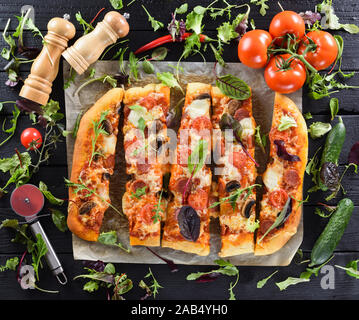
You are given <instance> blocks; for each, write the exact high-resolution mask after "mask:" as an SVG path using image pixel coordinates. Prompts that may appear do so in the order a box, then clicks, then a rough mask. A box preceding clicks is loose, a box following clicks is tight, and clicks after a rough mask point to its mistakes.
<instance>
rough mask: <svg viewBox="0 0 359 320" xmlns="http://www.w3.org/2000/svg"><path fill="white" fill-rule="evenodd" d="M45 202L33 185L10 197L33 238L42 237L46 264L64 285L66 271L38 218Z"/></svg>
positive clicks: (26, 185)
mask: <svg viewBox="0 0 359 320" xmlns="http://www.w3.org/2000/svg"><path fill="white" fill-rule="evenodd" d="M44 202H45V199H44V196H43V194H42V192H41V191H40V190H39V189H38V188H37V187H36V186H34V185H32V184H24V185H22V186H20V187H18V188H16V189H15V190H14V191H13V192H12V194H11V197H10V204H11V208H12V209H13V210H14V211H15V213H16V214H17V215H19V216H21V217H23V218H25V221H26V222H28V223H29V228H30V230H31V232H32V234H33V236H34V237H36V235H37V234H40V235H41V236H42V239H43V240H44V242H45V244H46V246H47V253H46V255H45V259H46V262H47V264H48V266H49V268H50V270H51V271H52V273H53V274H54V275H55V277H56V278H57V280H58V282H59V283H60V284H63V285H64V284H66V283H67V277H66V275H65V273H64V269H63V268H62V265H61V263H60V260H59V258H58V257H57V255H56V252H55V250H54V248H53V247H52V245H51V243H50V241H49V239H48V237H47V235H46V233H45V231H44V229H43V228H42V226H41V224H40V221H39V220H38V219H37V217H36V216H37V214H38V213H39V212H40V211H41V210H42V208H43V206H44Z"/></svg>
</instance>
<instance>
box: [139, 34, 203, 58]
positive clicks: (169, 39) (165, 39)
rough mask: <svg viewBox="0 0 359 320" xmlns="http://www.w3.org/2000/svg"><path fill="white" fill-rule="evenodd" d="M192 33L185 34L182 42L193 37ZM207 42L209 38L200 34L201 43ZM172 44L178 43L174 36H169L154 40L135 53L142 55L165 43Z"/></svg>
mask: <svg viewBox="0 0 359 320" xmlns="http://www.w3.org/2000/svg"><path fill="white" fill-rule="evenodd" d="M191 35H192V33H189V32H186V33H184V34H183V36H182V38H181V41H183V40H185V39H186V38H188V37H189V36H191ZM206 40H207V36H206V35H204V34H200V35H199V41H200V42H205V41H206ZM170 42H178V41H176V40H173V38H172V36H171V35H170V34H169V35H167V36H163V37H160V38H158V39H156V40H153V41H151V42H149V43H147V44H145V45H144V46H143V47H141V48H139V49H137V50H136V51H135V54H139V53H142V52H145V51H147V50H150V49H153V48H156V47H159V46H161V45H163V44H165V43H170Z"/></svg>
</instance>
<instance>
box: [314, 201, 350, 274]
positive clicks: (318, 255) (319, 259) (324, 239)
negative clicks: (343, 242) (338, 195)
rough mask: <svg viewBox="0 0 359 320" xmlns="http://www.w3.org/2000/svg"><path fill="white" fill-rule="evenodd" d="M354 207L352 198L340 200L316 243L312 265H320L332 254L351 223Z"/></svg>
mask: <svg viewBox="0 0 359 320" xmlns="http://www.w3.org/2000/svg"><path fill="white" fill-rule="evenodd" d="M353 209H354V204H353V201H351V200H350V199H348V198H344V199H342V200H340V201H339V203H338V206H337V209H336V210H335V212H334V213H333V214H332V216H331V217H330V218H329V221H328V224H327V225H326V226H325V228H324V230H323V232H322V233H321V235H320V236H319V238H318V239H317V241H316V242H315V244H314V247H313V249H312V253H311V262H310V265H309V266H310V267H311V266H316V265H320V264H322V263H324V262H326V261H327V260H328V259H329V258H330V257H331V256H332V254H333V252H334V250H335V248H336V247H337V245H338V243H339V241H340V239H341V237H342V236H343V233H344V231H345V228H346V227H347V225H348V223H349V220H350V217H351V216H352V213H353Z"/></svg>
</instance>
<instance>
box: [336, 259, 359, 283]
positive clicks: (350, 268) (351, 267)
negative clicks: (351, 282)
mask: <svg viewBox="0 0 359 320" xmlns="http://www.w3.org/2000/svg"><path fill="white" fill-rule="evenodd" d="M358 262H359V260H353V261H350V262H348V263H347V265H346V266H345V267H342V266H338V265H335V266H336V267H337V268H339V269H342V270H345V271H346V272H347V275H349V276H351V277H353V278H355V279H359V271H358Z"/></svg>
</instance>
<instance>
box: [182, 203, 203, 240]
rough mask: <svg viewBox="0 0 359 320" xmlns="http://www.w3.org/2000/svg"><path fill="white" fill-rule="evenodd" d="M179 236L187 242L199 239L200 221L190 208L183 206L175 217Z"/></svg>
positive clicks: (194, 211)
mask: <svg viewBox="0 0 359 320" xmlns="http://www.w3.org/2000/svg"><path fill="white" fill-rule="evenodd" d="M177 221H178V226H179V228H180V233H181V235H182V236H183V237H184V238H185V239H186V240H188V241H193V242H195V241H197V239H198V237H199V232H200V227H201V219H200V218H199V215H198V214H197V212H196V210H194V209H193V208H192V207H191V206H183V207H182V208H181V210H180V211H179V213H178V216H177Z"/></svg>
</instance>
